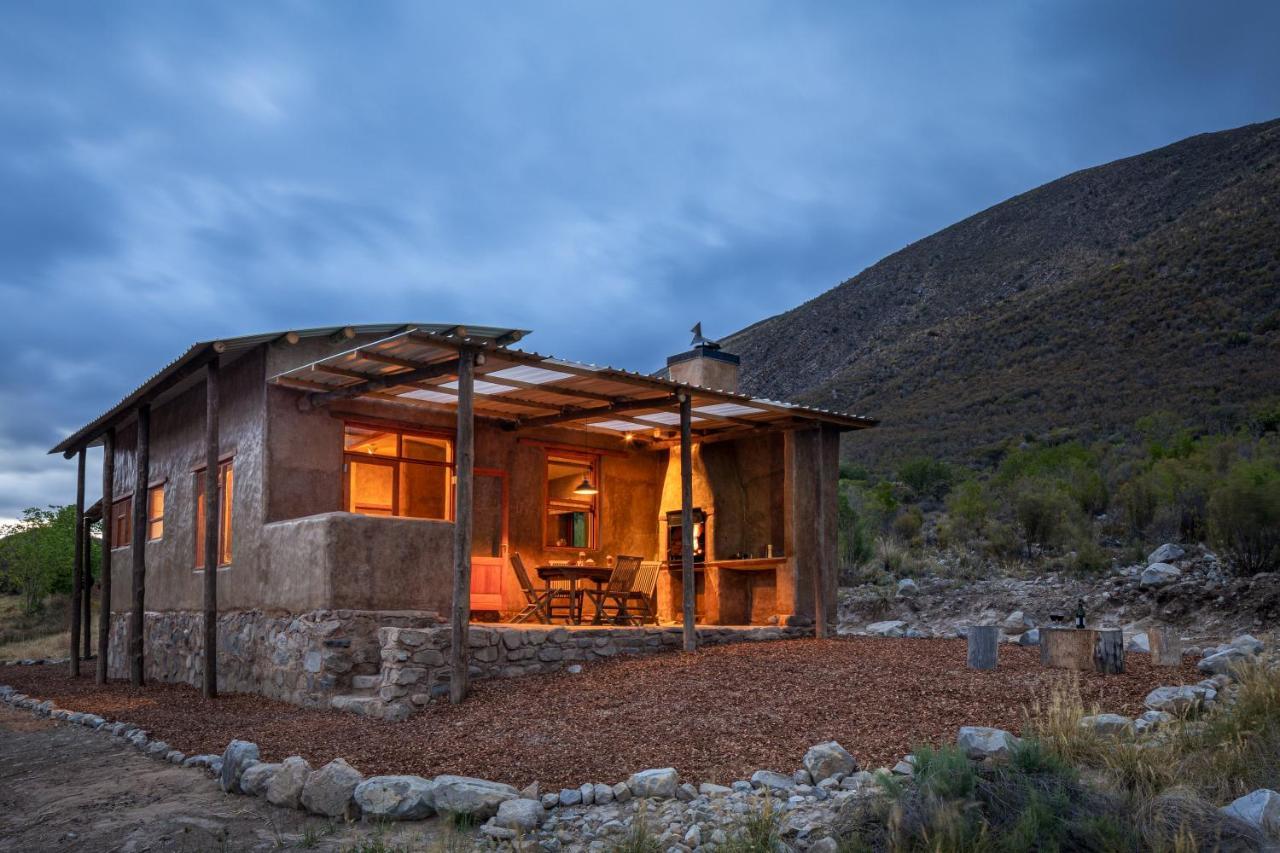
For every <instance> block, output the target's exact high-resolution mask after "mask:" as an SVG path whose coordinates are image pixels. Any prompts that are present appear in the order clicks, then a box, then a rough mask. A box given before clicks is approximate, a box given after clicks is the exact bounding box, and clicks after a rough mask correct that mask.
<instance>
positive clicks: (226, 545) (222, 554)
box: [218, 462, 235, 566]
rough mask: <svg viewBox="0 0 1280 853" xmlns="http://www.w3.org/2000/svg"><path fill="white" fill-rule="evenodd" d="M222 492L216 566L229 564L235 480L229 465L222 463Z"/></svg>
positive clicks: (228, 463) (220, 495)
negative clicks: (232, 497) (232, 498)
mask: <svg viewBox="0 0 1280 853" xmlns="http://www.w3.org/2000/svg"><path fill="white" fill-rule="evenodd" d="M220 473H221V474H222V492H221V493H220V494H219V495H218V497H219V498H220V499H221V501H222V515H221V517H220V518H219V519H218V521H219V522H220V526H221V528H222V529H221V530H219V531H218V538H219V540H221V541H220V542H219V544H218V565H220V566H226V565H230V564H231V506H232V503H231V496H232V495H233V494H234V493H235V478H234V476H233V475H232V468H231V463H230V462H227V463H224V464H223V466H222V470H221V472H220Z"/></svg>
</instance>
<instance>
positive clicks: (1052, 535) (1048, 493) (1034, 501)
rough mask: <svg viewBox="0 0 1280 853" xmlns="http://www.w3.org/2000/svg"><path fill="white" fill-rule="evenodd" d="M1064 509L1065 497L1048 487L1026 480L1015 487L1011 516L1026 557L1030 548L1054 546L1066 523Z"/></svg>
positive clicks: (1041, 481)
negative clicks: (1018, 531) (1016, 526)
mask: <svg viewBox="0 0 1280 853" xmlns="http://www.w3.org/2000/svg"><path fill="white" fill-rule="evenodd" d="M1067 509H1068V504H1067V500H1066V498H1065V496H1064V495H1063V494H1062V492H1061V491H1059V490H1058V489H1056V488H1054V486H1053V485H1052V484H1050V483H1047V482H1045V481H1043V480H1033V479H1027V480H1022V481H1020V482H1019V483H1018V484H1017V485H1016V486H1015V488H1014V490H1013V514H1014V518H1015V519H1016V520H1017V523H1018V528H1019V530H1021V532H1022V539H1023V542H1024V544H1025V546H1026V551H1027V555H1028V556H1030V554H1031V546H1032V545H1035V544H1041V545H1049V544H1052V543H1053V541H1054V540H1055V539H1056V538H1057V535H1058V531H1060V530H1061V529H1062V528H1063V525H1064V523H1065V521H1066V517H1067Z"/></svg>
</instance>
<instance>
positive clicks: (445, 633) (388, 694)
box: [377, 625, 813, 716]
mask: <svg viewBox="0 0 1280 853" xmlns="http://www.w3.org/2000/svg"><path fill="white" fill-rule="evenodd" d="M812 635H813V629H812V628H804V627H778V626H768V627H717V626H704V627H700V628H698V645H699V646H715V645H723V644H726V643H744V642H765V641H770V640H786V639H795V638H799V637H807V636H812ZM378 636H379V639H380V640H381V643H382V678H381V682H380V685H379V688H378V697H377V698H378V699H379V700H381V701H382V702H383V703H385V704H386V705H387V706H388V708H392V712H391V713H390V714H388V715H387V716H405V715H407V713H408V712H410V711H412V710H413V708H415V707H417V706H421V705H425V704H426V703H428V702H430V701H431V700H432V699H436V698H441V697H445V696H448V693H449V651H450V648H451V646H452V643H451V642H450V632H449V628H448V627H447V626H446V627H440V628H426V629H420V628H402V627H387V628H383V629H382V630H380V631H379V632H378ZM682 637H683V633H682V629H681V628H680V626H678V625H673V626H665V627H664V626H654V625H646V626H643V627H635V628H624V627H610V626H602V627H573V628H566V627H560V626H552V625H547V626H521V625H472V626H471V631H470V634H469V637H468V641H469V644H470V648H471V677H472V678H516V677H519V676H522V675H533V674H535V673H542V672H554V671H556V670H559V669H563V668H564V667H566V666H569V665H572V664H574V663H591V662H594V661H602V660H608V659H609V658H612V657H616V656H617V655H647V654H656V653H659V652H665V651H674V650H677V649H679V648H680V647H681V645H682ZM393 706H399V708H398V710H397V709H395V708H394V707H393Z"/></svg>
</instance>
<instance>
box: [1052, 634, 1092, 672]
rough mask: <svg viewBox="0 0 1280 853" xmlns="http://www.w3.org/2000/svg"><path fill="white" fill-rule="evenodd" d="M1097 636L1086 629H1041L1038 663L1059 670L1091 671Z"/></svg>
mask: <svg viewBox="0 0 1280 853" xmlns="http://www.w3.org/2000/svg"><path fill="white" fill-rule="evenodd" d="M1097 634H1098V632H1097V631H1092V630H1089V629H1087V628H1083V629H1082V628H1041V629H1040V663H1042V664H1044V665H1045V666H1052V667H1058V668H1060V669H1081V670H1084V669H1093V666H1094V664H1093V650H1094V646H1095V645H1097V641H1098V638H1097Z"/></svg>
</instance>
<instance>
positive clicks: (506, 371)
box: [489, 364, 573, 385]
mask: <svg viewBox="0 0 1280 853" xmlns="http://www.w3.org/2000/svg"><path fill="white" fill-rule="evenodd" d="M489 375H490V376H492V377H493V378H494V379H510V380H512V381H513V382H528V383H529V384H530V385H545V384H546V383H548V382H560V381H562V380H565V379H572V378H573V374H572V373H561V372H560V371H558V370H546V369H545V368H542V367H533V366H531V365H525V364H522V365H519V366H517V367H504V368H503V369H502V370H495V371H494V372H493V373H490V374H489Z"/></svg>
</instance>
